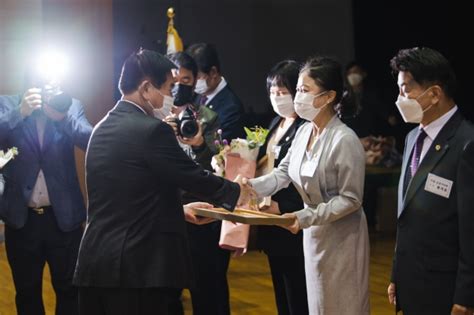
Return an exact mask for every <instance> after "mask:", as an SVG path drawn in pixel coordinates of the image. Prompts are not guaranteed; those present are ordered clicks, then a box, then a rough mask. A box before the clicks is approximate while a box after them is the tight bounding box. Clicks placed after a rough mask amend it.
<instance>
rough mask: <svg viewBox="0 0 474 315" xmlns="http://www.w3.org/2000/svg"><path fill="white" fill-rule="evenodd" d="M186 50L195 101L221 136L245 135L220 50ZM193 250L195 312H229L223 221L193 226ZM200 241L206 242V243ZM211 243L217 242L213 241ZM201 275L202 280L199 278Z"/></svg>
mask: <svg viewBox="0 0 474 315" xmlns="http://www.w3.org/2000/svg"><path fill="white" fill-rule="evenodd" d="M186 52H187V53H188V54H189V55H190V56H191V57H193V59H194V60H195V61H196V64H197V67H198V75H197V83H196V88H195V91H196V92H197V93H199V94H200V95H198V97H197V98H196V103H197V104H200V105H201V106H207V107H208V108H210V109H212V110H213V111H215V112H216V113H217V117H218V120H219V123H220V126H221V129H222V138H223V139H227V140H229V142H230V140H231V139H234V138H237V137H241V138H242V137H243V136H244V128H243V122H242V119H243V113H244V111H243V106H242V103H241V102H240V100H239V99H238V97H237V96H236V95H235V94H234V92H233V91H232V90H231V88H230V87H229V85H228V84H227V82H226V80H225V79H224V77H223V76H222V75H221V72H220V63H219V58H218V56H217V51H216V49H215V48H214V46H212V45H210V44H204V43H200V44H194V45H192V46H190V47H189V48H188V49H187V50H186ZM188 230H189V232H190V234H192V236H193V237H192V238H191V242H192V247H191V248H192V250H193V256H194V257H195V260H194V261H195V263H196V264H197V268H198V270H199V271H198V286H197V287H196V290H194V291H193V292H192V299H193V310H194V314H195V315H199V314H205V315H213V314H216V315H228V314H230V304H229V286H228V284H227V270H228V269H229V261H230V252H229V251H228V250H226V249H221V248H220V247H219V237H220V231H221V222H220V221H219V222H215V223H212V224H211V225H210V226H209V227H201V226H195V227H190V228H189V229H188ZM201 244H207V245H208V246H205V248H204V247H203V245H201ZM211 244H214V246H213V245H211ZM199 278H201V280H199Z"/></svg>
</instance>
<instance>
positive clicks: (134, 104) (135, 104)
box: [120, 98, 148, 115]
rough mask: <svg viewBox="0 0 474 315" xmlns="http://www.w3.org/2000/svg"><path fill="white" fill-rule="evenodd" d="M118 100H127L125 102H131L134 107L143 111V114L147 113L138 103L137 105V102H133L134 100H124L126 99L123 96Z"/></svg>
mask: <svg viewBox="0 0 474 315" xmlns="http://www.w3.org/2000/svg"><path fill="white" fill-rule="evenodd" d="M120 100H121V101H122V102H127V103H130V104H132V105H133V106H135V107H138V108H139V109H140V110H141V111H142V112H143V113H145V115H148V114H147V112H146V111H145V110H144V109H143V108H141V107H140V105H138V104H137V103H134V102H132V101H129V100H126V99H123V98H122V99H120Z"/></svg>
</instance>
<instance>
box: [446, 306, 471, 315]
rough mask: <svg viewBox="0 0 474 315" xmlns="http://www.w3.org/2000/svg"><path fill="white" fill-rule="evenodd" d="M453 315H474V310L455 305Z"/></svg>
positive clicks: (452, 310)
mask: <svg viewBox="0 0 474 315" xmlns="http://www.w3.org/2000/svg"><path fill="white" fill-rule="evenodd" d="M451 315H474V308H472V307H465V306H462V305H459V304H454V305H453V308H452V309H451Z"/></svg>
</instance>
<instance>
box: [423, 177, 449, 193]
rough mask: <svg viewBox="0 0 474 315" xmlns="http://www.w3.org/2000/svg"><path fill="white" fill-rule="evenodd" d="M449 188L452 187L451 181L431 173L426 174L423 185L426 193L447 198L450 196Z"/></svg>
mask: <svg viewBox="0 0 474 315" xmlns="http://www.w3.org/2000/svg"><path fill="white" fill-rule="evenodd" d="M451 187H453V181H452V180H449V179H446V178H443V177H439V176H436V175H434V174H431V173H429V174H428V178H427V179H426V184H425V190H426V191H429V192H430V193H433V194H435V195H438V196H441V197H444V198H449V195H450V194H451Z"/></svg>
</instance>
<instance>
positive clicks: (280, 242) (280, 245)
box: [257, 116, 306, 256]
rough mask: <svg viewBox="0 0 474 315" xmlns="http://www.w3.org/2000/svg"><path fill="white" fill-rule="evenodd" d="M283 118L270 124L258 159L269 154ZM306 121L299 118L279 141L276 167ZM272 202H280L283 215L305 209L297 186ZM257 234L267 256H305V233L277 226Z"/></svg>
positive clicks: (288, 188)
mask: <svg viewBox="0 0 474 315" xmlns="http://www.w3.org/2000/svg"><path fill="white" fill-rule="evenodd" d="M282 119H283V118H281V117H280V116H278V117H275V118H274V119H273V120H272V122H271V123H270V131H269V133H268V136H267V138H266V140H265V144H264V145H263V146H262V147H261V148H260V152H259V155H258V159H260V158H262V157H263V156H264V155H265V154H266V152H267V146H268V141H269V140H270V138H271V136H272V135H273V134H274V133H275V132H276V130H277V128H278V126H279V124H280V122H281V121H282ZM305 122H306V120H304V119H301V118H297V119H296V120H295V121H294V122H293V124H292V125H291V126H290V128H289V129H288V130H287V131H286V133H285V134H284V135H283V137H281V139H280V141H278V145H279V146H280V153H279V155H278V158H277V159H275V167H278V164H280V162H281V161H282V160H283V158H284V157H285V156H286V154H287V153H288V150H289V149H290V147H291V143H292V142H293V139H294V138H295V134H296V131H297V130H298V128H299V127H300V126H301V125H302V124H304V123H305ZM272 200H274V201H276V202H278V206H279V208H280V212H281V213H289V212H295V211H298V210H301V209H303V208H304V205H303V200H302V199H301V196H300V194H299V193H298V191H297V190H296V188H295V186H294V185H293V184H291V183H290V185H289V186H288V187H287V188H285V189H282V190H280V191H279V192H277V193H276V194H275V195H273V196H272ZM257 231H258V234H257V247H258V248H259V249H261V250H263V251H264V252H265V253H266V254H267V255H272V256H299V255H303V231H299V232H298V234H296V235H294V234H292V233H290V232H289V231H287V230H285V229H282V228H281V227H277V226H264V225H262V226H259V227H258V230H257Z"/></svg>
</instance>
